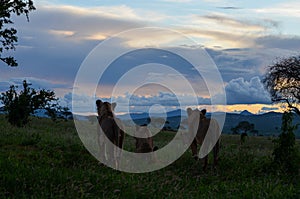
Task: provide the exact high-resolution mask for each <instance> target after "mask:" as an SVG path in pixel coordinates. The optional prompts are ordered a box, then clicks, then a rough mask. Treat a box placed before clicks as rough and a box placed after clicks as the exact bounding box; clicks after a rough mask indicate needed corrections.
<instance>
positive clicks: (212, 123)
mask: <svg viewBox="0 0 300 199" xmlns="http://www.w3.org/2000/svg"><path fill="white" fill-rule="evenodd" d="M187 114H188V128H189V132H190V133H195V132H197V133H196V137H195V138H194V140H193V142H192V144H191V150H192V154H193V157H194V158H195V159H198V154H197V144H199V145H202V144H203V141H204V138H205V136H206V135H207V133H209V134H210V138H212V140H210V139H208V141H215V140H216V139H217V142H216V144H215V145H214V147H213V154H214V166H216V165H217V163H218V153H219V148H220V140H219V135H220V128H219V124H218V122H217V121H216V120H215V119H209V118H206V116H205V114H206V110H202V111H199V110H198V109H195V110H192V109H191V108H187ZM197 122H198V129H196V127H197ZM211 135H212V137H211ZM209 144H210V143H209ZM212 144H214V143H212ZM207 163H208V154H207V155H206V156H205V157H204V166H203V170H205V169H206V168H207Z"/></svg>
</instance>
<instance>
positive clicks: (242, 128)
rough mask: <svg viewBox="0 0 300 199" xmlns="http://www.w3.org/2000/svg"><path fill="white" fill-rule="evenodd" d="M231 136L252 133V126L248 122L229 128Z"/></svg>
mask: <svg viewBox="0 0 300 199" xmlns="http://www.w3.org/2000/svg"><path fill="white" fill-rule="evenodd" d="M231 131H232V132H233V134H239V133H246V134H247V133H248V132H252V131H254V124H252V123H249V122H248V121H241V122H240V123H239V124H238V125H237V126H236V127H233V128H231Z"/></svg>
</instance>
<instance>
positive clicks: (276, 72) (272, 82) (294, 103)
mask: <svg viewBox="0 0 300 199" xmlns="http://www.w3.org/2000/svg"><path fill="white" fill-rule="evenodd" d="M263 83H264V85H265V87H266V88H267V90H268V91H269V92H270V94H271V97H272V101H274V102H286V103H287V105H288V107H289V108H290V109H292V110H293V111H295V112H296V113H297V114H298V115H300V110H299V103H300V56H298V57H289V58H285V59H281V60H279V61H278V62H276V63H275V64H273V65H270V66H269V67H268V71H267V74H266V76H265V78H264V79H263Z"/></svg>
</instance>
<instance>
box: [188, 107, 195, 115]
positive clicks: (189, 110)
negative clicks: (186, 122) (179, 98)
mask: <svg viewBox="0 0 300 199" xmlns="http://www.w3.org/2000/svg"><path fill="white" fill-rule="evenodd" d="M192 111H193V110H192V109H191V108H190V107H189V108H187V109H186V112H187V114H188V116H190V115H191V114H192Z"/></svg>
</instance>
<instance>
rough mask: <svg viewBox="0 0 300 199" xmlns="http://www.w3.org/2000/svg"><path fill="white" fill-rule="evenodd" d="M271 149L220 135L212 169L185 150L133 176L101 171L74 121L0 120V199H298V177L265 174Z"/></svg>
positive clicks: (162, 141)
mask: <svg viewBox="0 0 300 199" xmlns="http://www.w3.org/2000/svg"><path fill="white" fill-rule="evenodd" d="M87 122H88V121H87ZM174 135H175V134H174V133H171V132H161V133H158V134H157V136H158V137H156V136H155V137H154V142H155V144H158V145H159V146H165V145H166V144H167V143H168V142H169V141H170V140H172V139H173V137H174ZM125 142H126V143H125V144H126V145H130V146H133V144H134V139H133V138H132V139H130V138H129V136H128V137H126V139H125ZM298 144H299V143H298ZM272 147H273V145H272V141H271V140H270V139H268V138H265V137H249V141H248V142H247V143H245V145H243V147H242V149H240V148H241V147H240V144H239V136H234V135H222V148H221V151H220V160H219V166H218V167H217V168H213V167H212V166H211V167H209V168H208V170H207V171H206V172H203V171H202V169H201V165H202V164H201V161H198V162H197V161H194V159H192V158H191V152H190V151H187V152H185V153H184V154H183V155H182V157H181V158H179V159H178V160H177V161H175V162H174V163H172V164H170V165H169V166H168V167H166V168H164V169H161V170H158V171H155V172H151V173H143V174H131V173H124V172H119V171H116V170H113V169H110V168H108V167H105V166H103V165H99V164H98V162H97V160H96V159H95V158H94V157H93V156H92V155H91V154H90V153H89V152H88V151H87V150H86V149H85V148H84V146H83V145H82V143H81V141H80V139H79V137H78V135H77V133H76V129H75V127H74V123H73V122H72V121H67V122H58V123H53V122H51V120H49V119H45V118H32V121H31V125H30V126H27V127H26V128H16V127H14V126H11V125H9V124H8V123H7V122H6V121H5V120H4V116H2V115H0V171H1V175H0V198H66V196H67V198H257V199H259V198H299V196H300V179H299V176H298V178H295V179H294V180H293V181H291V177H290V175H286V174H272V173H269V172H265V170H263V169H262V168H263V166H264V165H265V163H268V162H269V161H271V160H270V159H268V157H269V155H271V153H272Z"/></svg>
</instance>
